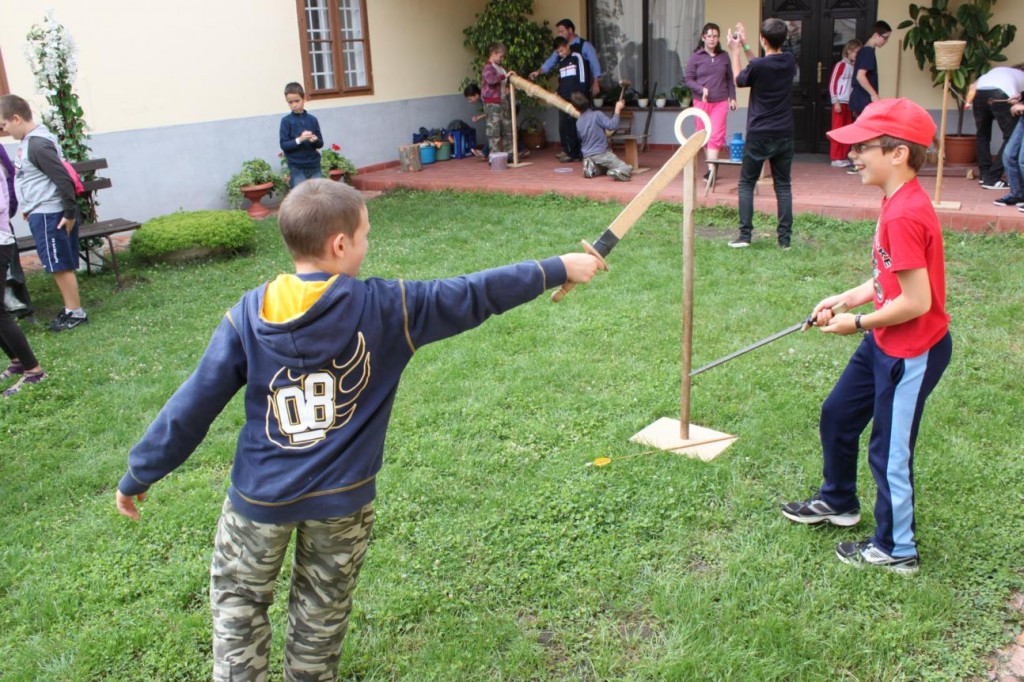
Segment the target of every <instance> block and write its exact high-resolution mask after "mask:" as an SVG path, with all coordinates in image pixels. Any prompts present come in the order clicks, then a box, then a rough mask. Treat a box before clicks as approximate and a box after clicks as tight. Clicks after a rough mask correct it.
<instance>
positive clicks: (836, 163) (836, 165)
mask: <svg viewBox="0 0 1024 682" xmlns="http://www.w3.org/2000/svg"><path fill="white" fill-rule="evenodd" d="M849 165H850V162H849V161H833V162H832V167H833V168H846V167H847V166H849Z"/></svg>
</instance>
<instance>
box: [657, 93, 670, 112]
mask: <svg viewBox="0 0 1024 682" xmlns="http://www.w3.org/2000/svg"><path fill="white" fill-rule="evenodd" d="M667 101H668V98H667V97H666V96H665V93H664V92H659V93H658V94H657V95H655V96H654V106H656V107H658V108H659V109H664V108H665V103H666V102H667Z"/></svg>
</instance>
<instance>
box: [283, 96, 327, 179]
mask: <svg viewBox="0 0 1024 682" xmlns="http://www.w3.org/2000/svg"><path fill="white" fill-rule="evenodd" d="M284 99H285V101H286V102H288V108H289V109H291V113H289V114H287V115H286V116H285V117H284V118H282V119H281V134H280V138H281V151H283V152H284V158H285V159H286V160H287V161H288V177H289V178H290V180H289V183H288V184H289V185H290V186H291V187H295V186H296V185H298V184H299V183H300V182H302V181H303V180H308V179H310V178H322V177H323V172H322V171H321V170H320V152H319V151H317V150H318V149H321V148H322V147H323V146H324V140H323V136H322V135H321V134H320V121H318V120H316V116H314V115H313V114H311V113H309V112H308V111H306V91H305V90H303V89H302V86H301V85H299V84H298V83H289V84H288V85H286V86H284Z"/></svg>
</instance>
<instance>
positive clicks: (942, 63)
mask: <svg viewBox="0 0 1024 682" xmlns="http://www.w3.org/2000/svg"><path fill="white" fill-rule="evenodd" d="M965 47H967V41H966V40H939V41H936V43H935V68H936V69H939V70H940V71H945V72H946V78H945V80H944V83H943V85H942V124H941V125H940V126H939V167H938V169H937V171H936V175H935V199H934V200H933V201H932V203H933V204H934V205H935V206H936V207H940V206H941V207H942V208H960V204H959V202H955V204H956V205H955V206H954V205H953V204H952V203H951V204H949V205H943V204H942V167H943V165H945V161H946V110H947V109H948V107H949V72H950V71H955V70H957V69H958V68H960V60H961V59H963V56H964V48H965Z"/></svg>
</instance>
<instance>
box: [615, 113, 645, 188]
mask: <svg viewBox="0 0 1024 682" xmlns="http://www.w3.org/2000/svg"><path fill="white" fill-rule="evenodd" d="M647 115H648V116H650V113H649V112H648V114H647ZM611 143H612V144H613V145H614V144H618V145H622V156H623V159H622V160H623V161H625V162H626V163H627V164H629V165H630V166H632V167H633V172H634V173H643V172H644V171H646V170H649V169H647V168H641V167H640V145H641V144H643V145H646V144H647V134H646V133H644V134H643V135H634V134H633V112H632V111H623V112H622V113H621V114H619V127H618V128H616V129H615V131H614V132H612V134H611Z"/></svg>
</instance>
